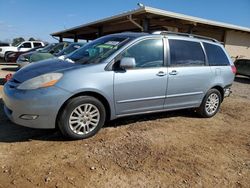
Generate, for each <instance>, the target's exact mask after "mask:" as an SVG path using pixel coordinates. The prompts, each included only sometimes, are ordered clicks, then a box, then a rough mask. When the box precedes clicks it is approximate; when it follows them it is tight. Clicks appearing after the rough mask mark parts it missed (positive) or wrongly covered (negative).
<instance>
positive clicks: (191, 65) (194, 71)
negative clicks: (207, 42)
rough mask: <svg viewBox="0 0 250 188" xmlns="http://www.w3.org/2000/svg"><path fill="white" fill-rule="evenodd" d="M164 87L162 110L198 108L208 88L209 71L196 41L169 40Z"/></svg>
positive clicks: (201, 49)
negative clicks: (165, 83) (166, 76)
mask: <svg viewBox="0 0 250 188" xmlns="http://www.w3.org/2000/svg"><path fill="white" fill-rule="evenodd" d="M168 41H169V70H168V87H167V96H166V100H165V104H164V107H165V108H167V109H178V108H188V107H196V106H199V105H200V103H201V101H202V99H203V97H204V94H205V92H206V91H207V89H208V88H209V87H210V79H211V75H212V74H211V69H210V67H209V66H208V65H207V63H206V57H205V53H204V50H203V47H202V45H201V43H200V42H199V41H191V40H185V39H169V40H168Z"/></svg>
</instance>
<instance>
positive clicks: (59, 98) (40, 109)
mask: <svg viewBox="0 0 250 188" xmlns="http://www.w3.org/2000/svg"><path fill="white" fill-rule="evenodd" d="M69 96H70V93H69V92H67V91H64V90H63V89H60V88H57V87H50V88H43V89H37V90H31V91H22V90H17V89H13V88H10V87H9V86H8V84H5V87H4V90H3V101H4V112H5V114H6V115H7V117H8V118H9V119H10V120H11V121H12V122H14V123H16V124H19V125H22V126H25V127H31V128H42V129H52V128H55V126H56V117H57V114H58V111H59V109H60V108H61V106H62V105H63V103H64V102H65V101H66V100H67V98H68V97H69ZM23 115H31V116H36V118H35V119H29V120H27V119H23V118H21V117H22V116H23Z"/></svg>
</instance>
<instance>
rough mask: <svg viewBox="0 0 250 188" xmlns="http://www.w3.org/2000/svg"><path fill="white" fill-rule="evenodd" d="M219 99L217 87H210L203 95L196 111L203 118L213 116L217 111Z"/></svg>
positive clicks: (219, 94) (220, 98)
mask: <svg viewBox="0 0 250 188" xmlns="http://www.w3.org/2000/svg"><path fill="white" fill-rule="evenodd" d="M221 101H222V96H221V93H220V92H219V91H218V90H217V89H210V90H209V91H208V92H207V94H206V96H205V97H204V99H203V101H202V103H201V105H200V107H199V108H198V110H197V112H198V113H199V114H200V115H201V116H202V117H205V118H210V117H213V116H214V115H215V114H216V113H217V112H218V110H219V108H220V104H221Z"/></svg>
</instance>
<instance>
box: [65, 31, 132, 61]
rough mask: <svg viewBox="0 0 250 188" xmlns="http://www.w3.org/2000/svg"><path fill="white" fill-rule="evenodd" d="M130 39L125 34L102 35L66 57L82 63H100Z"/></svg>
mask: <svg viewBox="0 0 250 188" xmlns="http://www.w3.org/2000/svg"><path fill="white" fill-rule="evenodd" d="M128 41H129V38H127V37H125V36H119V37H118V36H108V37H102V38H99V39H97V40H94V41H92V42H90V43H88V44H86V45H85V46H83V47H82V48H80V49H78V50H76V51H75V52H73V53H71V54H69V55H68V56H67V57H66V58H65V59H69V60H71V61H73V62H75V63H80V64H86V63H99V62H101V61H102V60H103V59H105V58H107V57H108V56H110V55H111V54H113V53H114V52H115V51H117V50H118V49H120V48H121V47H122V46H124V45H125V44H126V43H128Z"/></svg>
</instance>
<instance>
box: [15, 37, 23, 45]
mask: <svg viewBox="0 0 250 188" xmlns="http://www.w3.org/2000/svg"><path fill="white" fill-rule="evenodd" d="M23 41H25V40H24V38H23V37H17V38H14V39H13V40H12V45H13V46H15V45H17V44H18V43H20V42H23Z"/></svg>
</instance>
